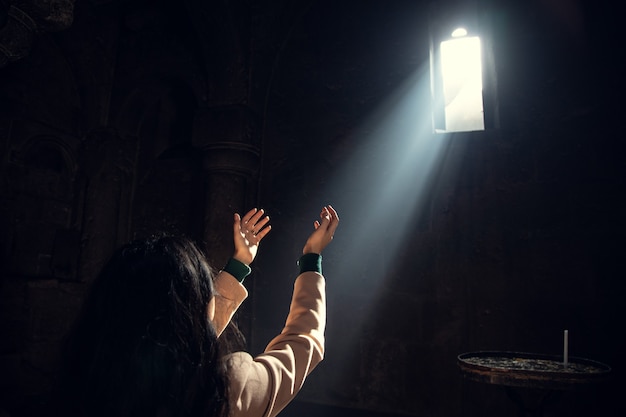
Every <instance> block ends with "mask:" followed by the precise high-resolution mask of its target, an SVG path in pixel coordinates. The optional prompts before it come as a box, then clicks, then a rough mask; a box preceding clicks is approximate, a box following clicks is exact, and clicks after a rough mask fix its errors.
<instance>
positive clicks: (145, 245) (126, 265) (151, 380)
mask: <svg viewBox="0 0 626 417" xmlns="http://www.w3.org/2000/svg"><path fill="white" fill-rule="evenodd" d="M212 279H213V272H212V270H211V268H210V267H209V265H208V263H207V261H206V259H205V257H204V256H203V254H202V252H201V251H200V250H199V249H198V248H197V246H196V245H195V244H194V243H193V242H192V241H191V240H189V239H186V238H181V237H171V236H158V237H152V238H149V239H145V240H139V241H135V242H132V243H130V244H128V245H125V246H123V247H121V248H120V249H119V250H117V251H116V252H115V254H114V255H113V257H112V258H111V259H110V260H109V262H108V263H107V264H106V265H105V266H104V268H103V269H102V272H101V273H100V274H99V276H98V277H97V278H96V280H95V281H94V282H93V284H92V288H91V291H90V294H89V296H88V297H87V299H86V301H85V304H84V307H83V310H82V313H81V314H80V316H79V318H78V320H77V322H76V325H75V327H74V329H73V330H72V332H71V333H70V336H69V338H68V343H67V346H66V350H65V356H64V358H65V370H64V377H63V385H64V391H65V392H66V394H67V393H68V392H69V393H71V396H72V399H71V400H70V401H69V403H70V404H71V405H72V410H68V411H70V413H71V414H78V415H85V416H90V417H91V416H94V417H95V416H107V417H111V416H115V417H121V416H129V417H130V416H146V417H148V416H150V417H156V416H158V417H164V416H168V417H170V416H203V417H206V416H211V417H226V416H227V415H228V412H229V408H228V399H227V386H228V381H227V375H226V372H225V368H224V365H223V362H222V361H221V360H220V358H221V352H220V347H219V343H218V340H217V336H216V333H215V330H214V329H213V326H212V325H211V323H210V322H209V319H208V316H207V305H208V303H209V301H210V300H211V298H212V297H213V295H214V290H213V284H212ZM66 405H67V404H66Z"/></svg>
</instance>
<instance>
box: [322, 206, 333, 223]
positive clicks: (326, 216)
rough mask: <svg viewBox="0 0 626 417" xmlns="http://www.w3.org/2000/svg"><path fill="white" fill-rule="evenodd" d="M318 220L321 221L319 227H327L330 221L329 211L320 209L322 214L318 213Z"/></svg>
mask: <svg viewBox="0 0 626 417" xmlns="http://www.w3.org/2000/svg"><path fill="white" fill-rule="evenodd" d="M320 218H321V219H322V223H321V225H322V226H324V227H328V224H329V223H330V221H331V214H330V211H328V208H326V207H324V208H323V209H322V212H321V213H320Z"/></svg>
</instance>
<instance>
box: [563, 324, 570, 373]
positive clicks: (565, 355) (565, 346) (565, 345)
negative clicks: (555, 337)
mask: <svg viewBox="0 0 626 417" xmlns="http://www.w3.org/2000/svg"><path fill="white" fill-rule="evenodd" d="M567 338H568V331H567V330H564V331H563V364H564V365H566V366H567V361H568V359H569V358H568V356H569V352H568V349H569V347H568V340H567Z"/></svg>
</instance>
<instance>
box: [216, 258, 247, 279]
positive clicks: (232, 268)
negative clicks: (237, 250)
mask: <svg viewBox="0 0 626 417" xmlns="http://www.w3.org/2000/svg"><path fill="white" fill-rule="evenodd" d="M223 271H224V272H228V273H229V274H231V275H232V276H234V277H235V279H237V281H239V282H243V280H244V279H245V278H246V277H247V276H248V275H250V273H251V272H252V269H250V266H248V264H246V263H244V262H241V261H240V260H238V259H236V258H235V257H232V258H230V259H229V260H228V262H227V263H226V266H225V267H224V269H223Z"/></svg>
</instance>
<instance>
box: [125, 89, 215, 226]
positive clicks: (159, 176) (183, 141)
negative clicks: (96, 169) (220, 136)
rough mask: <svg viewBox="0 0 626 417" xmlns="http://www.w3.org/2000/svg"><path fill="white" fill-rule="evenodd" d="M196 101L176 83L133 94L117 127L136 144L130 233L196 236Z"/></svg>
mask: <svg viewBox="0 0 626 417" xmlns="http://www.w3.org/2000/svg"><path fill="white" fill-rule="evenodd" d="M197 103H198V98H197V96H196V94H195V91H194V90H193V89H192V88H191V87H189V85H188V84H187V83H186V82H185V81H183V80H180V79H175V78H171V79H160V80H154V81H153V82H151V83H148V84H145V85H142V86H140V87H138V88H136V89H135V90H133V91H132V92H131V93H130V94H129V95H128V96H127V98H126V100H125V101H124V103H123V105H122V106H121V111H120V113H119V117H118V118H117V119H116V124H117V126H118V129H119V130H120V132H123V134H125V135H131V136H133V137H134V138H135V140H136V141H137V149H138V152H137V159H136V165H135V186H134V187H135V188H134V191H133V193H134V198H133V204H132V208H131V219H132V220H131V224H132V226H131V229H132V230H131V234H132V235H135V236H139V235H145V234H149V233H151V232H154V231H155V230H162V231H167V232H171V233H183V234H186V235H190V236H194V237H199V236H195V235H197V230H200V229H201V227H199V226H200V224H201V222H202V203H203V201H202V198H198V195H201V193H202V192H203V187H202V166H201V158H200V156H199V154H198V152H197V151H195V150H194V149H193V143H192V133H193V125H194V118H195V116H196V109H197Z"/></svg>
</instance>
